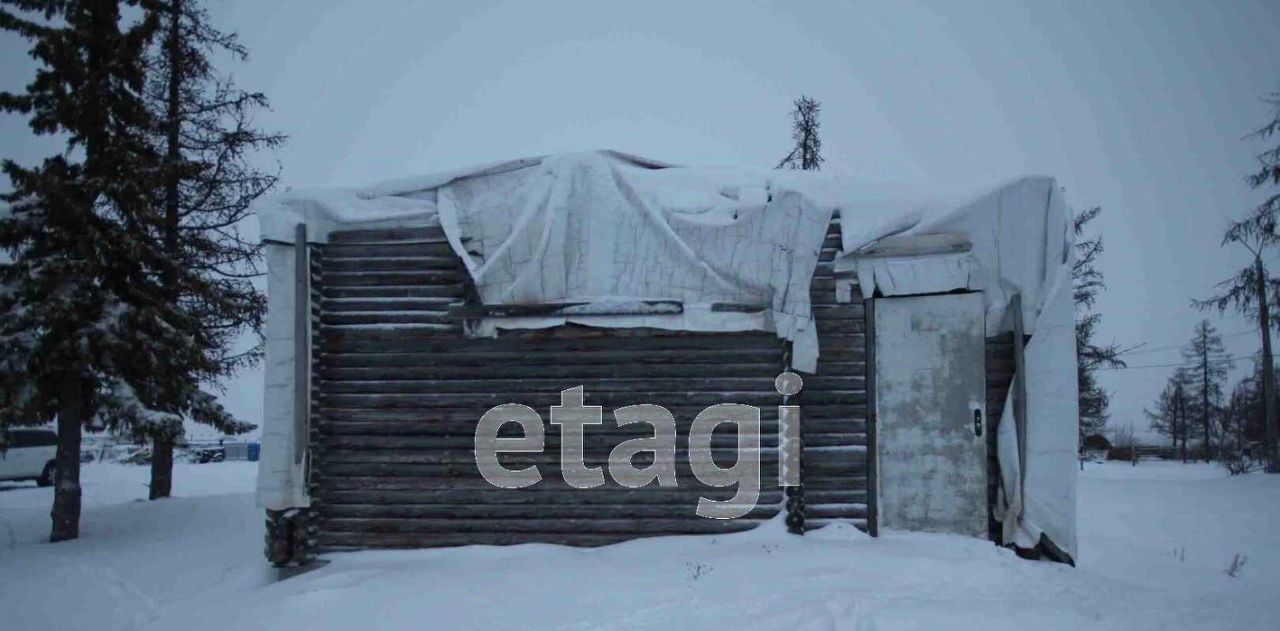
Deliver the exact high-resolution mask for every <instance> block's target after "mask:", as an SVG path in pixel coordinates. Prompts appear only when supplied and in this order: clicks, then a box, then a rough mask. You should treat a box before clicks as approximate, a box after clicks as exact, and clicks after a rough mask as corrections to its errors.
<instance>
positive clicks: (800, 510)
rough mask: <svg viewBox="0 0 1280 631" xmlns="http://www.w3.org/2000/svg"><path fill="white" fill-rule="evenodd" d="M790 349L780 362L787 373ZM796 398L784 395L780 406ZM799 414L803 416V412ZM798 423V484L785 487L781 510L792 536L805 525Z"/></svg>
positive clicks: (790, 345)
mask: <svg viewBox="0 0 1280 631" xmlns="http://www.w3.org/2000/svg"><path fill="white" fill-rule="evenodd" d="M792 348H793V345H792V343H791V342H787V343H786V347H785V350H784V351H783V361H782V365H783V370H786V371H788V372H790V371H791V353H792ZM798 398H799V397H798V396H788V395H785V394H784V395H782V404H783V405H788V404H799V403H800V402H799V401H798V400H797V399H798ZM802 408H803V406H802ZM801 414H802V415H803V412H802V413H801ZM790 420H799V419H790ZM778 423H779V424H781V423H782V416H781V414H779V417H778ZM800 423H801V426H800V431H799V432H797V433H796V435H797V439H796V440H797V441H799V443H800V444H799V446H798V447H797V449H796V453H798V454H799V455H800V457H799V458H797V462H794V463H792V464H794V465H795V466H796V467H799V469H800V484H799V485H797V486H788V487H786V489H784V490H783V496H784V497H785V498H786V501H785V503H784V505H783V509H784V510H785V511H786V513H787V515H786V518H785V519H784V521H785V523H786V524H787V532H789V533H791V534H793V535H803V534H804V530H805V525H804V522H805V501H804V425H803V423H804V421H803V420H800ZM779 426H781V425H779ZM779 438H780V439H781V436H779ZM781 445H782V444H781V442H779V447H781ZM778 466H779V467H781V466H782V450H781V449H779V450H778Z"/></svg>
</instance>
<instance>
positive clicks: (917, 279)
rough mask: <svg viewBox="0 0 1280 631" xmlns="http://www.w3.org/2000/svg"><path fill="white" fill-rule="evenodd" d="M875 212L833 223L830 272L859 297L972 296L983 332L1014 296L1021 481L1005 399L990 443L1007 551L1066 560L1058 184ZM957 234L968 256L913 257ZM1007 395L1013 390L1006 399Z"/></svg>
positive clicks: (1068, 375) (1070, 519) (1063, 212)
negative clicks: (1050, 553) (929, 243)
mask: <svg viewBox="0 0 1280 631" xmlns="http://www.w3.org/2000/svg"><path fill="white" fill-rule="evenodd" d="M875 205H876V207H878V208H881V209H882V210H883V213H873V214H860V213H858V212H857V208H856V207H855V209H854V211H853V212H851V213H847V218H846V219H844V221H843V222H842V227H843V231H844V243H845V249H846V250H847V251H850V252H851V253H850V254H847V255H846V256H844V257H842V258H841V259H839V260H838V261H837V262H836V270H837V272H842V271H845V272H853V273H856V276H857V278H858V284H859V285H860V286H861V289H862V291H863V293H864V295H871V294H872V293H873V292H876V291H879V293H880V294H881V295H885V296H906V295H917V294H933V293H945V292H949V291H954V290H969V291H980V292H982V297H983V301H984V303H985V305H986V311H987V317H986V325H987V334H988V335H996V334H998V333H1002V332H1008V331H1010V330H1012V319H1011V317H1010V314H1008V313H1006V310H1007V308H1008V306H1009V304H1010V302H1011V298H1012V297H1013V296H1014V295H1019V296H1020V297H1021V299H1020V301H1019V302H1020V304H1021V305H1022V321H1023V326H1024V331H1025V333H1026V334H1029V335H1031V342H1030V343H1029V344H1028V345H1027V347H1026V351H1025V353H1026V354H1025V361H1026V366H1025V371H1026V396H1027V422H1026V426H1027V435H1026V442H1027V444H1026V448H1025V453H1026V458H1027V460H1026V465H1025V469H1026V470H1025V472H1023V471H1021V469H1022V468H1023V466H1022V464H1021V463H1020V462H1019V451H1020V449H1019V445H1018V436H1017V432H1016V431H1015V429H1014V417H1013V410H1014V405H1013V404H1012V399H1010V401H1009V402H1008V403H1007V404H1006V405H1005V407H1004V414H1003V416H1002V418H1001V421H1000V430H999V433H998V434H997V454H998V459H999V462H1000V471H1001V478H1002V480H1001V482H1002V496H1001V499H1002V502H1003V503H1002V505H1001V506H1000V507H999V508H1000V510H997V516H998V517H999V518H1000V519H1002V521H1003V522H1004V533H1005V541H1006V542H1015V541H1016V542H1017V544H1018V545H1019V546H1021V547H1026V548H1033V547H1035V546H1036V545H1037V544H1038V543H1039V542H1040V539H1041V536H1042V535H1043V536H1044V537H1046V538H1048V539H1049V541H1050V542H1051V543H1052V544H1053V545H1054V546H1056V547H1057V548H1058V549H1059V550H1061V551H1062V552H1065V553H1066V554H1067V555H1069V556H1070V557H1071V558H1073V559H1074V558H1075V556H1076V515H1075V501H1076V500H1075V490H1076V465H1077V452H1076V449H1077V446H1076V441H1077V424H1078V422H1079V419H1078V412H1077V395H1076V393H1077V384H1076V370H1075V365H1076V361H1075V325H1074V323H1075V311H1074V304H1073V302H1072V287H1071V260H1072V259H1071V257H1072V248H1071V246H1072V243H1073V237H1074V235H1073V234H1072V232H1071V214H1070V211H1069V209H1068V208H1067V205H1066V203H1065V200H1064V199H1063V195H1062V193H1061V191H1059V190H1058V189H1057V184H1056V183H1055V182H1054V180H1053V179H1052V178H1048V177H1027V178H1022V179H1018V180H1015V181H1013V182H1010V183H1008V184H1005V185H1003V186H1000V187H998V188H996V189H994V190H992V191H991V192H989V193H986V194H984V195H980V196H978V197H976V198H974V199H973V201H971V202H969V203H966V204H960V205H952V206H948V205H945V204H938V203H928V202H922V201H919V200H912V199H909V198H899V199H893V200H884V201H878V202H876V204H875ZM938 235H946V236H955V237H962V238H963V241H966V242H967V243H968V247H967V251H964V252H951V251H941V252H935V253H920V249H919V248H917V249H915V250H913V249H912V248H911V247H910V246H911V244H912V243H913V238H914V239H915V242H923V241H925V240H926V239H927V238H928V237H931V236H938ZM890 236H892V237H894V238H895V239H897V243H898V244H899V246H900V249H901V250H902V251H904V252H907V254H904V255H902V256H859V254H858V250H862V249H864V248H866V247H867V246H871V245H874V244H875V243H877V242H878V241H881V240H883V239H885V238H886V237H890ZM1012 396H1013V391H1012V389H1011V390H1010V397H1012Z"/></svg>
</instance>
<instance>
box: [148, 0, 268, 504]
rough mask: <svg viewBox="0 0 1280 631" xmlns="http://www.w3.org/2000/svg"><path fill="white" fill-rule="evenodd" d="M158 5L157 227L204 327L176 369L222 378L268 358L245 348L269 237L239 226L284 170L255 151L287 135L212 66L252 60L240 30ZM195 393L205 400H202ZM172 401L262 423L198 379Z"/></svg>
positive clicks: (172, 286)
mask: <svg viewBox="0 0 1280 631" xmlns="http://www.w3.org/2000/svg"><path fill="white" fill-rule="evenodd" d="M150 7H151V8H150V11H152V12H153V13H154V15H155V19H156V21H157V22H158V23H159V24H160V33H159V36H158V37H157V38H156V41H155V45H154V46H153V47H152V49H151V51H150V55H149V60H150V64H149V65H150V76H149V78H148V83H147V93H146V96H147V103H148V105H149V107H150V108H151V109H152V111H153V113H154V117H155V119H156V120H157V121H158V127H157V130H156V132H157V133H156V135H155V138H154V140H155V142H156V144H157V146H158V150H159V151H160V152H161V153H162V154H163V156H164V157H163V164H162V168H161V171H160V177H159V178H158V181H157V186H158V196H159V198H160V200H161V203H162V207H163V212H162V213H161V215H160V217H159V219H160V223H159V224H158V225H157V226H156V227H155V232H156V235H157V238H158V239H159V241H160V242H161V243H162V244H163V251H164V255H165V257H166V265H167V266H168V267H167V268H166V270H164V272H163V273H162V276H161V280H162V283H163V291H164V294H165V297H166V299H167V300H170V301H173V302H174V303H176V304H180V305H181V306H182V308H183V309H184V310H185V311H186V312H187V313H188V314H189V315H190V317H191V318H192V321H193V322H194V323H196V325H197V326H198V327H199V330H198V331H197V332H196V339H197V340H199V344H198V346H199V348H198V349H197V350H198V355H199V356H198V358H197V359H196V361H195V362H194V363H185V364H182V363H176V362H175V364H174V365H173V366H171V372H172V373H174V374H180V375H185V376H195V377H198V378H199V379H200V380H201V381H203V382H205V383H216V382H217V381H218V380H220V379H221V378H223V377H225V376H227V375H229V374H230V373H232V372H234V371H235V370H237V369H240V368H242V367H244V366H246V365H250V364H252V363H254V362H256V361H257V360H258V359H259V358H260V357H261V350H260V349H261V345H260V343H259V344H255V345H254V346H253V347H252V348H250V349H248V350H242V351H238V350H237V349H236V344H237V343H238V342H239V341H240V340H241V338H242V337H243V334H244V333H246V332H249V333H252V334H254V335H259V334H260V332H261V327H262V319H263V316H264V314H265V311H266V301H265V298H264V296H263V295H262V294H261V293H260V292H259V291H258V290H257V289H256V288H255V287H254V286H253V284H252V282H251V278H252V277H253V276H256V275H257V274H258V270H257V263H258V261H259V256H260V250H259V246H258V245H257V244H256V243H253V242H250V241H247V240H245V239H244V238H243V237H242V235H241V233H240V227H241V226H242V225H243V222H244V221H245V219H246V218H247V217H248V215H249V214H250V206H251V204H252V203H253V201H254V200H255V199H257V198H258V197H260V196H261V195H263V194H264V193H266V192H267V191H269V190H271V188H272V187H273V186H275V184H276V181H277V175H276V173H267V172H263V171H260V170H258V169H256V168H255V167H254V166H253V165H252V164H251V163H250V158H251V157H252V154H253V153H254V152H255V151H257V150H260V149H271V148H274V147H276V146H278V145H280V144H281V143H282V142H283V140H284V138H283V136H281V135H279V134H272V133H266V132H262V131H259V130H256V129H254V128H253V126H252V120H251V117H252V115H253V113H254V112H255V111H256V110H258V109H260V108H265V107H266V106H267V100H266V97H265V96H264V95H262V94H261V93H256V92H245V91H242V90H238V89H236V87H235V85H234V83H233V82H232V81H231V80H230V78H228V77H223V76H219V75H218V74H217V72H216V69H215V68H214V66H213V63H212V61H211V58H212V57H215V56H217V55H222V54H225V55H227V56H229V57H230V58H233V59H238V60H243V59H245V58H246V57H247V55H248V52H247V51H246V50H245V48H244V47H243V46H241V45H240V44H239V42H238V41H237V39H236V36H235V34H227V33H222V32H220V31H218V30H217V29H215V28H213V27H212V26H211V25H210V23H209V16H208V13H207V12H206V11H205V10H204V9H203V8H202V7H201V6H200V3H199V2H198V0H166V1H163V2H156V3H154V4H152V5H150ZM183 271H185V272H187V273H188V275H186V276H184V274H183V273H182V272H183ZM184 278H185V281H186V282H184ZM258 341H259V342H260V340H258ZM179 358H181V356H175V359H179ZM191 397H194V398H195V401H198V402H200V403H201V405H192V403H194V401H192V400H191ZM162 405H163V407H164V408H165V409H167V410H170V411H172V412H174V413H181V412H180V411H181V410H183V409H190V410H191V411H192V413H191V414H190V415H189V416H190V418H191V419H192V420H194V421H196V422H199V423H204V424H208V425H212V426H213V427H214V428H216V429H217V430H218V431H220V432H222V433H226V434H237V433H242V432H245V431H249V430H251V429H253V427H254V426H253V425H250V424H248V423H244V422H241V421H238V420H236V419H235V418H233V417H232V416H231V415H230V414H228V413H226V411H225V410H223V409H222V408H221V407H220V406H217V405H216V403H215V400H214V398H213V397H212V396H211V395H209V394H208V393H204V392H201V391H199V390H198V389H197V390H194V391H192V390H191V385H190V384H180V385H179V387H177V388H174V389H173V390H172V392H171V393H170V394H169V396H166V397H165V398H164V400H163V402H162ZM157 429H159V430H160V431H156V432H155V433H153V434H151V435H150V436H149V437H150V438H151V439H152V441H153V445H154V449H153V455H152V461H151V462H152V464H151V474H152V475H151V493H150V497H151V499H157V498H160V497H167V496H168V495H169V493H170V489H171V486H172V471H173V442H174V440H175V439H176V438H177V432H180V431H181V426H178V427H176V428H174V429H175V430H176V431H169V430H168V429H167V428H157Z"/></svg>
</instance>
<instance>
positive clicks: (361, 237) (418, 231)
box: [329, 226, 446, 244]
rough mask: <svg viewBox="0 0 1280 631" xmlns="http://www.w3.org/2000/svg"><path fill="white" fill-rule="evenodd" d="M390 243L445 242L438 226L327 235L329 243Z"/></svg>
mask: <svg viewBox="0 0 1280 631" xmlns="http://www.w3.org/2000/svg"><path fill="white" fill-rule="evenodd" d="M391 241H398V242H405V241H410V242H419V243H443V242H446V240H445V234H444V229H443V228H441V227H440V226H424V227H419V228H375V229H364V230H339V231H335V232H330V233H329V243H331V244H343V243H377V244H382V243H387V242H391Z"/></svg>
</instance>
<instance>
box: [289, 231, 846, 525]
mask: <svg viewBox="0 0 1280 631" xmlns="http://www.w3.org/2000/svg"><path fill="white" fill-rule="evenodd" d="M838 249H839V232H838V226H836V225H834V224H833V227H832V232H831V233H830V234H829V235H828V238H827V241H826V243H824V249H823V254H822V262H821V263H820V265H819V270H818V273H817V274H816V275H815V280H814V286H813V298H814V303H815V307H814V309H815V314H816V316H817V319H818V327H819V333H820V344H821V352H822V359H821V363H820V370H819V373H818V374H817V375H805V387H804V390H803V392H802V394H801V398H800V399H799V401H800V404H801V406H802V419H803V420H802V438H803V441H804V449H803V453H802V462H803V465H802V476H803V480H804V484H805V486H806V498H807V501H808V513H809V517H810V519H809V522H808V526H809V527H817V526H821V525H823V524H825V523H828V521H829V520H831V519H834V518H846V519H854V520H856V521H857V523H858V524H859V525H860V526H862V527H865V526H866V510H867V506H866V501H867V500H866V487H867V484H866V469H867V468H866V447H865V446H866V399H867V397H866V390H865V376H866V375H865V372H866V362H865V335H864V326H865V325H864V323H863V321H862V317H863V307H862V303H861V298H860V296H857V295H856V292H855V297H854V303H853V304H836V303H835V300H834V296H835V290H834V279H833V277H832V275H831V266H832V261H833V260H834V258H835V255H836V252H837V251H838ZM313 261H314V262H315V266H316V271H317V274H316V276H315V277H314V278H313V287H315V288H317V292H318V295H319V308H318V309H317V311H316V317H317V321H316V323H315V327H316V330H315V335H314V340H315V353H316V355H315V360H314V363H313V366H314V374H313V385H314V392H315V393H316V394H315V398H314V400H313V407H312V430H313V431H312V433H311V445H310V450H311V476H310V483H311V494H312V499H313V508H314V513H315V517H316V523H317V524H318V537H319V544H320V548H321V549H322V550H343V549H359V548H382V547H391V548H403V547H431V546H447V545H461V544H477V543H484V544H510V543H521V542H534V541H536V542H548V543H564V544H571V545H598V544H605V543H611V542H616V541H621V540H626V539H631V538H635V537H641V536H650V535H662V534H693V533H722V532H733V531H739V530H744V529H748V528H751V527H753V526H755V525H756V524H758V523H760V521H762V520H765V519H768V518H770V517H772V516H774V515H776V514H777V513H778V511H779V510H780V507H781V503H782V497H783V494H782V489H780V488H779V487H778V486H777V483H776V479H777V461H776V449H775V448H776V445H777V407H776V406H777V405H778V404H780V403H781V399H782V397H781V396H780V395H779V394H778V393H777V391H776V390H774V378H775V377H776V376H777V375H778V374H779V373H780V372H782V371H783V370H784V369H785V359H786V351H787V349H786V345H785V344H784V343H783V342H782V341H781V340H779V339H778V338H777V337H776V336H775V335H774V334H773V333H767V332H745V333H743V332H739V333H691V332H675V331H662V330H653V329H606V328H590V327H582V326H574V325H569V326H561V327H555V328H551V329H541V330H516V331H503V332H501V333H500V334H499V336H498V337H496V338H484V339H468V338H466V337H464V336H463V326H462V324H463V323H462V321H460V320H459V319H458V317H459V316H458V313H460V312H461V311H460V310H459V309H458V307H461V306H464V305H475V304H477V300H476V299H475V298H474V291H473V289H472V288H471V286H470V281H469V277H468V275H467V273H466V271H465V269H464V268H463V267H462V263H461V261H460V260H459V259H458V258H457V257H456V256H454V254H453V252H452V250H451V249H450V247H449V245H448V243H447V242H446V241H445V239H444V235H443V233H442V232H441V231H440V230H439V229H438V228H422V229H398V230H361V231H349V232H342V233H336V234H333V235H331V240H330V243H329V244H327V245H325V246H322V251H319V252H316V253H315V255H314V256H313ZM451 308H453V309H454V313H453V314H451V313H450V309H451ZM462 311H465V310H462ZM576 386H583V387H584V389H585V395H586V404H587V405H600V406H602V407H603V408H604V425H603V426H588V428H587V430H586V436H587V442H586V452H587V453H586V460H587V464H588V465H590V466H599V465H601V464H603V463H604V462H605V460H606V459H607V456H608V454H609V452H610V451H611V449H612V448H613V446H614V445H616V444H617V443H618V442H620V441H622V440H625V439H627V438H635V437H639V436H643V435H646V434H647V431H648V430H649V427H648V426H647V425H643V426H640V427H639V428H636V427H635V426H630V427H626V428H619V427H618V426H617V425H616V423H615V421H614V418H613V411H614V410H615V409H617V408H619V407H622V406H625V405H632V404H639V403H654V404H660V405H664V406H666V407H668V408H669V409H670V410H671V411H672V412H673V413H674V415H675V417H676V422H677V429H678V432H679V437H678V439H677V445H676V446H677V452H676V461H677V479H678V487H677V488H653V487H649V488H643V489H628V488H625V487H622V486H620V485H619V484H617V483H616V482H614V480H613V479H612V478H611V477H610V476H609V475H608V473H607V467H606V476H605V479H606V482H605V485H604V486H602V487H599V488H595V489H589V490H578V489H573V488H571V487H569V486H568V485H567V484H566V483H565V482H564V481H563V479H562V478H561V475H560V468H559V465H558V464H557V463H558V462H559V445H560V436H559V428H558V426H557V425H552V424H550V423H549V420H550V419H549V416H550V415H549V406H551V405H557V404H559V402H560V401H559V398H560V397H559V393H560V391H561V390H563V389H566V388H571V387H576ZM509 402H514V403H522V404H525V405H529V406H530V407H532V408H533V409H534V410H536V411H537V412H538V413H539V414H540V415H542V417H543V422H544V428H545V434H546V448H545V450H544V452H543V453H542V454H504V455H502V456H500V460H501V461H502V462H503V463H504V464H506V465H508V466H510V467H512V468H521V467H524V466H528V465H537V466H538V467H539V470H540V472H541V474H542V476H543V479H542V480H541V481H540V482H539V483H537V484H536V485H534V486H532V487H529V488H526V489H521V490H505V489H499V488H496V487H493V486H492V485H490V484H489V483H488V482H487V481H485V480H484V479H483V478H482V477H481V476H480V474H479V471H478V469H477V467H476V464H475V457H474V453H473V446H474V431H475V426H476V422H477V421H478V419H479V418H480V416H481V415H482V414H483V413H484V412H485V411H487V410H488V409H489V408H491V407H493V406H495V405H499V404H502V403H509ZM725 402H734V403H743V404H748V405H754V406H757V407H759V408H760V409H761V415H762V421H763V429H762V446H763V447H764V448H765V449H764V450H763V455H762V462H761V477H762V481H761V482H762V484H761V492H760V500H759V503H758V505H757V507H756V508H755V509H754V510H752V511H751V512H750V513H749V514H748V515H747V516H746V517H743V518H739V519H735V520H731V521H723V520H712V519H705V518H702V517H697V516H696V515H695V510H696V506H697V501H698V498H699V497H707V498H709V499H717V500H719V499H728V498H730V497H732V496H733V494H734V492H735V489H734V488H733V487H726V488H712V487H707V486H706V485H703V484H701V483H699V482H698V481H697V480H696V479H695V478H694V477H693V476H692V472H691V471H690V468H689V463H688V450H687V449H688V445H687V438H686V435H685V434H686V432H687V431H688V428H689V425H690V423H691V422H692V420H693V417H694V416H695V415H696V414H697V412H699V411H701V410H702V409H704V408H705V407H707V406H709V405H713V404H716V403H725ZM506 429H511V430H513V431H514V430H518V426H515V425H508V426H507V427H506ZM724 434H725V435H724V436H721V432H717V435H716V437H715V439H714V440H713V445H712V446H713V457H714V458H715V460H716V461H717V462H718V463H720V464H721V465H722V466H728V465H729V464H731V463H732V462H733V461H734V458H735V454H736V452H735V450H734V449H733V447H734V445H735V443H734V440H735V439H734V436H733V435H732V433H731V432H727V431H726V432H724ZM512 435H518V434H512ZM635 464H636V465H637V466H643V465H644V464H645V463H644V462H642V461H640V460H636V461H635Z"/></svg>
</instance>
